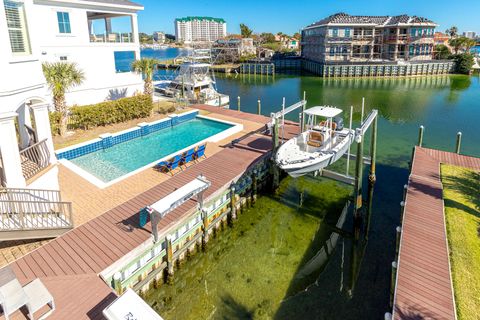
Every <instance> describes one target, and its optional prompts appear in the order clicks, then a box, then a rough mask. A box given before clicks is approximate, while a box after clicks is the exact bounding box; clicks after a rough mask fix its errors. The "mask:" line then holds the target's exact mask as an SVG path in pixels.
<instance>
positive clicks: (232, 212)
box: [230, 186, 237, 222]
mask: <svg viewBox="0 0 480 320" xmlns="http://www.w3.org/2000/svg"><path fill="white" fill-rule="evenodd" d="M230 217H231V220H232V222H233V220H235V219H237V199H236V197H235V187H234V186H232V187H231V188H230Z"/></svg>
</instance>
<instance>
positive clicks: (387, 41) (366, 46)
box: [301, 13, 437, 63]
mask: <svg viewBox="0 0 480 320" xmlns="http://www.w3.org/2000/svg"><path fill="white" fill-rule="evenodd" d="M436 27H437V24H436V23H434V22H433V21H431V20H429V19H426V18H422V17H417V16H408V15H400V16H352V15H348V14H345V13H337V14H334V15H332V16H329V17H327V18H325V19H323V20H320V21H318V22H316V23H313V24H311V25H309V26H308V27H306V28H304V29H303V30H302V42H301V46H302V57H303V58H304V59H308V60H311V61H315V62H321V63H358V62H375V61H377V62H388V61H393V62H397V61H426V60H431V59H432V55H433V47H434V38H433V37H434V33H435V28H436Z"/></svg>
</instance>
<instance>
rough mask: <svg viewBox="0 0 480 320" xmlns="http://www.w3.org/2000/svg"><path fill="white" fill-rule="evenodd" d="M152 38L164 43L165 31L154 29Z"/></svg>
mask: <svg viewBox="0 0 480 320" xmlns="http://www.w3.org/2000/svg"><path fill="white" fill-rule="evenodd" d="M153 40H155V42H157V43H165V32H160V31H155V32H154V33H153Z"/></svg>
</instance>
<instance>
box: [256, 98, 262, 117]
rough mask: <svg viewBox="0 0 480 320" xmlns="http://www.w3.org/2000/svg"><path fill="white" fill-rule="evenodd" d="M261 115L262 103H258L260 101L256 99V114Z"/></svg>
mask: <svg viewBox="0 0 480 320" xmlns="http://www.w3.org/2000/svg"><path fill="white" fill-rule="evenodd" d="M261 113H262V102H261V101H260V99H258V101H257V114H261Z"/></svg>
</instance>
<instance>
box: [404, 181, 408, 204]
mask: <svg viewBox="0 0 480 320" xmlns="http://www.w3.org/2000/svg"><path fill="white" fill-rule="evenodd" d="M407 191H408V185H406V184H404V185H403V201H405V199H407Z"/></svg>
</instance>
